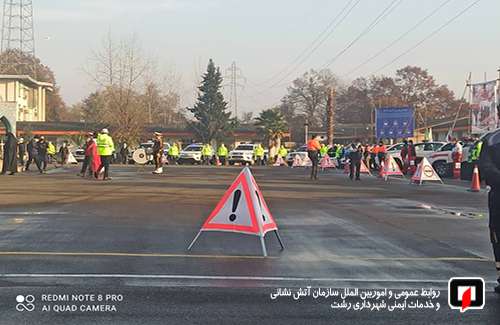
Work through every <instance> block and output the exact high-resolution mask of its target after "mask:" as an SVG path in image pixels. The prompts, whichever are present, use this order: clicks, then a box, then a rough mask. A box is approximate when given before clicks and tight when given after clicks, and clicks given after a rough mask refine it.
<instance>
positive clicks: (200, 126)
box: [188, 59, 237, 143]
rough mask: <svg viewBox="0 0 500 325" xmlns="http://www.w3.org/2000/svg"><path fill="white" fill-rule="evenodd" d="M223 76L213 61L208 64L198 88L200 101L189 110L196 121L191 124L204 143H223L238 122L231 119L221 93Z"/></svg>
mask: <svg viewBox="0 0 500 325" xmlns="http://www.w3.org/2000/svg"><path fill="white" fill-rule="evenodd" d="M221 87H222V75H221V72H220V69H219V68H218V67H217V68H216V67H215V64H214V62H213V61H212V59H210V61H209V62H208V67H207V72H206V73H205V74H204V75H203V81H202V82H201V85H200V87H198V90H199V93H198V100H197V102H196V104H195V105H194V107H192V108H188V110H189V111H190V112H191V113H193V116H194V118H195V121H193V122H191V123H190V126H191V128H192V129H193V130H194V132H195V133H196V135H197V136H198V138H199V139H200V140H201V141H203V143H209V142H211V141H212V140H215V141H221V140H222V139H223V138H224V137H225V136H226V135H227V134H228V133H229V132H230V131H232V130H234V128H235V127H236V124H237V121H236V119H234V118H231V112H228V111H227V103H226V102H225V101H224V96H223V95H222V92H221Z"/></svg>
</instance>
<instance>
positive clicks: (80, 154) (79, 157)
mask: <svg viewBox="0 0 500 325" xmlns="http://www.w3.org/2000/svg"><path fill="white" fill-rule="evenodd" d="M71 153H72V154H73V156H74V157H75V159H76V161H78V162H82V161H84V160H85V149H82V148H77V149H76V150H75V151H73V152H71Z"/></svg>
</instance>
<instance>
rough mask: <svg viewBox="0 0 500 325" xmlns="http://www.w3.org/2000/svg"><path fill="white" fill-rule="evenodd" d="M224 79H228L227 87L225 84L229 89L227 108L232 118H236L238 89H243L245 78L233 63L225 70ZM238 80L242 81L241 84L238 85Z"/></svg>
mask: <svg viewBox="0 0 500 325" xmlns="http://www.w3.org/2000/svg"><path fill="white" fill-rule="evenodd" d="M225 79H229V85H227V84H226V86H229V88H230V95H229V107H230V109H231V110H232V111H233V112H234V116H235V117H236V118H238V88H240V89H244V88H245V83H246V78H245V76H243V73H242V71H241V69H240V68H238V66H237V65H236V62H235V61H233V63H232V64H231V66H230V67H229V68H227V69H226V76H225ZM240 80H242V81H243V84H241V83H239V81H240Z"/></svg>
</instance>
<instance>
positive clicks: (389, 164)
mask: <svg viewBox="0 0 500 325" xmlns="http://www.w3.org/2000/svg"><path fill="white" fill-rule="evenodd" d="M389 176H403V177H404V174H403V172H402V171H401V168H399V165H398V163H397V162H396V160H395V159H394V157H393V156H391V155H387V157H386V159H385V162H384V178H385V180H386V181H387V179H388V178H389Z"/></svg>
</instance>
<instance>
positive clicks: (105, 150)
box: [97, 129, 115, 181]
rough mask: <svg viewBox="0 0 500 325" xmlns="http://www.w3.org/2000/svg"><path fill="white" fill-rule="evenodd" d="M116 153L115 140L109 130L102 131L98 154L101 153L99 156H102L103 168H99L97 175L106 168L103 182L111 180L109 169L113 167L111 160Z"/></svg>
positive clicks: (98, 142) (98, 143)
mask: <svg viewBox="0 0 500 325" xmlns="http://www.w3.org/2000/svg"><path fill="white" fill-rule="evenodd" d="M114 151H115V144H114V142H113V138H111V136H110V135H109V131H108V129H102V131H101V132H100V133H99V135H98V136H97V152H98V153H99V156H101V166H99V170H98V172H97V174H99V173H100V172H101V170H102V169H103V168H104V178H103V180H105V181H108V180H111V177H110V176H109V167H110V165H111V159H112V157H113V153H114Z"/></svg>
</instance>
